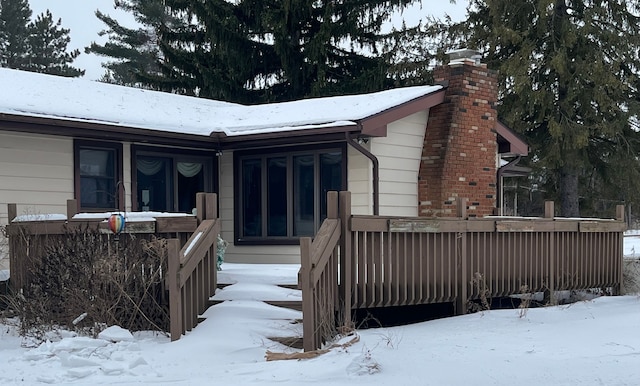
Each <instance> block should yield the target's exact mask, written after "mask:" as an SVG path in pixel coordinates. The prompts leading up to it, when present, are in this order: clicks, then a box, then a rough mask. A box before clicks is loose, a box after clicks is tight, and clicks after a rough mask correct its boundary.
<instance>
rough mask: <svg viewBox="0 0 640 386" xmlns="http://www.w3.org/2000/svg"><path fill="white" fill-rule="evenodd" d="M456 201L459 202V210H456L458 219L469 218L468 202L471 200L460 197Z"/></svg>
mask: <svg viewBox="0 0 640 386" xmlns="http://www.w3.org/2000/svg"><path fill="white" fill-rule="evenodd" d="M456 201H457V208H456V211H457V217H459V218H461V219H466V218H467V202H468V201H469V199H467V198H463V197H458V198H457V200H456Z"/></svg>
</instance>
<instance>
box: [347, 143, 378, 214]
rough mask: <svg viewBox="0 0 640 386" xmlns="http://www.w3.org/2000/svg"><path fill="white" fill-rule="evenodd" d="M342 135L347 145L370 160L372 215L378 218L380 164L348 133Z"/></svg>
mask: <svg viewBox="0 0 640 386" xmlns="http://www.w3.org/2000/svg"><path fill="white" fill-rule="evenodd" d="M344 135H345V137H346V139H347V143H348V144H349V145H351V146H352V147H353V148H354V149H356V150H357V151H359V152H360V153H362V154H363V155H364V156H365V157H367V158H369V159H370V160H371V164H372V165H373V215H374V216H378V215H380V164H379V163H378V159H377V158H376V156H375V155H373V154H372V153H371V152H370V151H369V150H367V149H366V148H365V147H364V146H362V145H360V144H359V143H358V142H357V141H355V140H354V138H353V137H352V136H351V135H350V134H349V133H348V132H345V133H344Z"/></svg>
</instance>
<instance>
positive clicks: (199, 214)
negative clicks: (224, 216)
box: [196, 192, 207, 225]
mask: <svg viewBox="0 0 640 386" xmlns="http://www.w3.org/2000/svg"><path fill="white" fill-rule="evenodd" d="M206 205H207V204H206V201H205V195H204V193H202V192H198V193H196V220H197V221H198V225H200V223H201V222H202V220H205V219H206V218H207V217H206V213H205V211H206Z"/></svg>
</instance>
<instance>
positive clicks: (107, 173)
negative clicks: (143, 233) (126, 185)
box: [79, 149, 117, 209]
mask: <svg viewBox="0 0 640 386" xmlns="http://www.w3.org/2000/svg"><path fill="white" fill-rule="evenodd" d="M115 153H116V151H115V150H113V149H80V154H79V158H80V206H81V207H84V208H104V209H112V208H115V207H116V197H117V192H116V176H115V159H116V155H115Z"/></svg>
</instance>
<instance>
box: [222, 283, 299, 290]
mask: <svg viewBox="0 0 640 386" xmlns="http://www.w3.org/2000/svg"><path fill="white" fill-rule="evenodd" d="M230 285H233V283H218V284H217V287H218V289H224V288H226V287H228V286H230ZM278 287H281V288H286V289H292V290H299V289H300V288H299V287H298V284H278Z"/></svg>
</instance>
